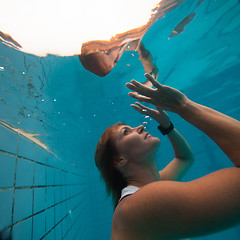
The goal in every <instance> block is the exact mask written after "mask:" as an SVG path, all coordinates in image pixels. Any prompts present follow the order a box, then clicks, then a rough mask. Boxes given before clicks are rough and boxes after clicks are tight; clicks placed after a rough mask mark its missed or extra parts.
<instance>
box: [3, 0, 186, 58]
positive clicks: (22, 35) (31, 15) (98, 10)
mask: <svg viewBox="0 0 240 240" xmlns="http://www.w3.org/2000/svg"><path fill="white" fill-rule="evenodd" d="M183 2H184V0H148V1H140V2H139V1H137V0H132V1H130V2H129V1H126V0H122V1H121V2H120V3H118V2H117V1H111V0H103V1H101V2H99V1H96V0H93V1H85V2H83V1H82V2H81V1H76V0H69V1H67V2H66V1H61V2H60V3H59V1H56V0H52V1H51V2H49V1H47V0H43V1H41V2H32V1H29V0H23V1H21V2H18V1H10V2H4V3H2V8H3V9H4V11H3V12H2V14H1V15H0V22H1V29H0V40H1V41H3V42H4V43H5V44H7V45H9V46H12V47H14V48H17V49H19V50H21V51H23V52H27V53H32V54H35V55H38V56H46V55H47V54H54V55H58V56H73V55H76V54H80V53H81V46H82V44H85V47H86V46H88V45H89V43H88V42H89V41H90V42H91V43H90V45H91V47H90V48H91V50H92V48H93V47H94V48H95V49H96V47H97V48H99V47H100V49H101V46H102V45H103V43H104V45H108V46H110V47H114V46H116V45H118V44H122V42H126V41H127V39H128V38H129V39H131V38H133V39H136V38H139V37H140V38H141V37H142V36H143V35H144V34H145V33H146V31H147V30H148V29H149V28H150V27H151V26H152V24H153V23H154V22H155V21H157V20H158V19H160V18H161V17H163V16H164V15H165V14H166V13H168V12H170V11H172V10H173V9H175V8H176V7H177V6H179V5H181V4H182V3H183ZM99 40H101V41H100V44H99V42H98V41H99ZM96 41H97V42H96ZM96 44H97V45H96ZM95 45H96V46H95ZM88 48H89V47H88ZM104 50H106V47H105V48H104Z"/></svg>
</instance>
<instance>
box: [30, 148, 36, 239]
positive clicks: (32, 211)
mask: <svg viewBox="0 0 240 240" xmlns="http://www.w3.org/2000/svg"><path fill="white" fill-rule="evenodd" d="M34 156H35V157H36V148H34ZM34 185H35V163H34V164H33V186H34ZM34 189H35V188H34V187H33V198H32V215H33V213H34ZM33 221H34V219H33V217H32V233H31V240H33Z"/></svg>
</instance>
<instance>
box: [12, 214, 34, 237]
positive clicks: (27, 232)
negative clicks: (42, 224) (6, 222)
mask: <svg viewBox="0 0 240 240" xmlns="http://www.w3.org/2000/svg"><path fill="white" fill-rule="evenodd" d="M13 239H17V240H31V239H32V218H29V219H27V220H25V221H23V222H21V223H18V224H16V225H15V226H14V227H13Z"/></svg>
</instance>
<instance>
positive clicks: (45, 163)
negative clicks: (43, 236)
mask: <svg viewBox="0 0 240 240" xmlns="http://www.w3.org/2000/svg"><path fill="white" fill-rule="evenodd" d="M45 164H46V167H45V186H47V154H46V157H45ZM46 206H47V188H45V208H46ZM44 217H45V232H46V231H47V224H46V223H47V214H46V212H45V216H44Z"/></svg>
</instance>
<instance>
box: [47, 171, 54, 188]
mask: <svg viewBox="0 0 240 240" xmlns="http://www.w3.org/2000/svg"><path fill="white" fill-rule="evenodd" d="M55 172H56V170H55V169H54V168H51V167H47V185H54V184H55Z"/></svg>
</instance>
